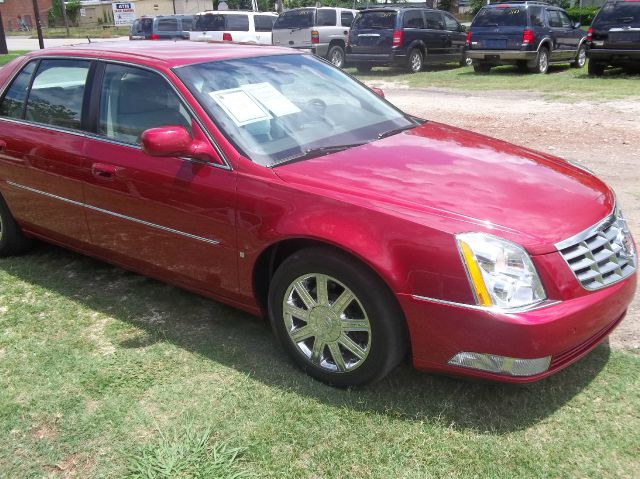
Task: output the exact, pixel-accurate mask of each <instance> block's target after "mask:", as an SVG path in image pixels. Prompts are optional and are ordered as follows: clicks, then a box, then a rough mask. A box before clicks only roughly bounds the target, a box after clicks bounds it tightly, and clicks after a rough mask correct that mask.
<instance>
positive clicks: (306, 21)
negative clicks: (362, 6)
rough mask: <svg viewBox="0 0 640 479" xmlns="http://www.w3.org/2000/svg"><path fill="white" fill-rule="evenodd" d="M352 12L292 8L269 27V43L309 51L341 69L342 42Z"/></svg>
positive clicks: (342, 57) (345, 35)
mask: <svg viewBox="0 0 640 479" xmlns="http://www.w3.org/2000/svg"><path fill="white" fill-rule="evenodd" d="M356 13H357V11H356V10H349V9H346V8H295V9H293V10H289V11H286V12H284V13H283V14H282V15H280V16H279V17H278V19H277V20H276V23H275V25H274V26H273V44H274V45H279V46H283V47H292V48H305V49H307V48H308V49H310V50H311V51H313V53H315V54H316V55H318V56H320V57H324V58H326V59H327V60H329V61H330V62H331V63H333V64H334V65H335V66H337V67H340V68H342V67H343V66H344V55H345V53H344V52H345V43H346V40H347V36H348V35H349V29H350V28H351V23H352V22H353V19H354V17H355V16H356Z"/></svg>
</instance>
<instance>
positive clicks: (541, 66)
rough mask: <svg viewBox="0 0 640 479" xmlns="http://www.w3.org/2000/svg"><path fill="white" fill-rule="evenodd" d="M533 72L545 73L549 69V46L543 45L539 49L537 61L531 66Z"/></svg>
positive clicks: (530, 69)
mask: <svg viewBox="0 0 640 479" xmlns="http://www.w3.org/2000/svg"><path fill="white" fill-rule="evenodd" d="M529 71H530V72H531V73H541V74H543V75H544V74H545V73H547V72H548V71H549V49H548V48H547V47H541V48H540V50H538V55H537V56H536V60H535V63H534V65H533V66H532V67H530V68H529Z"/></svg>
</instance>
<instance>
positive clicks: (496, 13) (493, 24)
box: [471, 4, 528, 50]
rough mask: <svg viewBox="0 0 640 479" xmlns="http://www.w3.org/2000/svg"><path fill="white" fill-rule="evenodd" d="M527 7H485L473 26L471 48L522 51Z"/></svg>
mask: <svg viewBox="0 0 640 479" xmlns="http://www.w3.org/2000/svg"><path fill="white" fill-rule="evenodd" d="M527 26H528V25H527V10H526V5H524V4H523V5H517V6H508V5H498V6H496V7H493V6H492V7H485V8H483V9H482V10H480V12H479V13H478V15H476V18H474V20H473V23H472V25H471V48H472V49H478V50H520V47H521V45H522V33H523V32H524V29H525V28H527Z"/></svg>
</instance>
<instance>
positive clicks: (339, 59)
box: [330, 48, 344, 68]
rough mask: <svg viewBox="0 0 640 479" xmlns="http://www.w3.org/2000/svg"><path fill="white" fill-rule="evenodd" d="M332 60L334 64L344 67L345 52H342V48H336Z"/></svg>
mask: <svg viewBox="0 0 640 479" xmlns="http://www.w3.org/2000/svg"><path fill="white" fill-rule="evenodd" d="M330 61H331V63H332V64H333V65H334V66H336V67H338V68H342V65H343V64H344V54H343V53H342V50H340V49H339V48H334V50H333V53H331V59H330Z"/></svg>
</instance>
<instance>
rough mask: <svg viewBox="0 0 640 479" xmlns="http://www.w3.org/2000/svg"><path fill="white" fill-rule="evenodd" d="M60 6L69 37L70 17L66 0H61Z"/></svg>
mask: <svg viewBox="0 0 640 479" xmlns="http://www.w3.org/2000/svg"><path fill="white" fill-rule="evenodd" d="M60 7H61V9H62V18H64V27H65V28H66V29H67V37H68V36H69V17H67V5H66V4H65V3H64V0H60Z"/></svg>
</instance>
